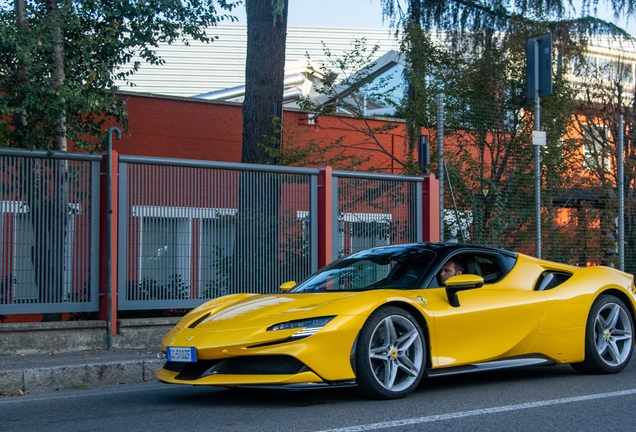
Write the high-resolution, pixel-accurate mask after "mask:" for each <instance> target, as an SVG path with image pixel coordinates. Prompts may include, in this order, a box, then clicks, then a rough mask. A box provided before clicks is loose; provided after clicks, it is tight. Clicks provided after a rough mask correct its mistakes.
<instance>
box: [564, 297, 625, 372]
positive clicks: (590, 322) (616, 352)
mask: <svg viewBox="0 0 636 432" xmlns="http://www.w3.org/2000/svg"><path fill="white" fill-rule="evenodd" d="M633 330H634V323H633V320H632V316H631V314H630V313H629V310H628V309H627V307H626V306H625V303H623V302H622V301H621V300H619V299H618V298H616V297H614V296H612V295H602V296H600V297H599V298H598V299H596V301H595V302H594V304H593V305H592V309H591V310H590V315H589V317H588V319H587V325H586V328H585V360H583V362H581V363H576V364H573V365H572V367H573V368H574V369H576V370H577V371H579V372H585V373H598V374H600V373H616V372H620V371H621V370H623V368H624V367H625V366H626V365H627V363H628V362H629V359H630V358H631V356H632V351H633V348H634V336H633Z"/></svg>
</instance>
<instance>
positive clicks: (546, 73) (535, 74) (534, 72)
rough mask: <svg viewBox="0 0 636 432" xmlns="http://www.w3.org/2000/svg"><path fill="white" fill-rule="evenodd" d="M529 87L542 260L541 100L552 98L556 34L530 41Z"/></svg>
mask: <svg viewBox="0 0 636 432" xmlns="http://www.w3.org/2000/svg"><path fill="white" fill-rule="evenodd" d="M526 79H527V82H526V85H527V97H528V99H534V130H533V131H532V144H533V148H534V189H535V202H534V204H535V221H536V253H535V255H536V257H537V258H541V147H540V146H545V145H546V142H547V139H546V133H545V132H542V131H541V96H548V95H550V94H552V34H551V33H547V34H544V35H541V36H535V37H532V38H529V39H527V40H526Z"/></svg>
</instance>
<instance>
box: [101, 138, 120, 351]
mask: <svg viewBox="0 0 636 432" xmlns="http://www.w3.org/2000/svg"><path fill="white" fill-rule="evenodd" d="M113 132H114V133H115V135H116V136H117V139H118V140H119V139H121V131H120V130H119V129H118V128H117V127H116V126H111V127H110V128H109V129H108V132H106V143H105V146H106V159H107V160H106V206H107V208H106V262H107V264H106V348H107V349H110V348H111V347H112V344H113V340H112V335H111V329H112V327H113V326H112V324H113V317H112V312H113V311H112V296H113V280H112V275H111V271H112V268H113V257H112V252H113V250H112V249H113V245H112V239H111V235H112V226H111V221H112V213H113Z"/></svg>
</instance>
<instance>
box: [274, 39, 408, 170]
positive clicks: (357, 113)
mask: <svg viewBox="0 0 636 432" xmlns="http://www.w3.org/2000/svg"><path fill="white" fill-rule="evenodd" d="M378 49H379V46H377V45H374V46H372V47H369V46H367V42H366V39H364V38H362V39H356V40H354V41H353V42H352V43H351V49H350V50H348V51H345V52H344V54H343V55H342V56H341V57H336V56H334V55H333V54H332V53H331V51H330V50H329V48H328V47H327V46H325V45H324V44H323V50H324V54H325V56H326V58H327V60H326V62H325V63H324V64H321V65H320V66H319V67H318V69H316V68H314V66H313V65H312V64H311V63H309V64H308V67H309V70H310V72H312V73H314V74H315V75H316V76H318V77H320V85H319V86H315V87H314V91H315V92H316V94H317V96H313V95H312V96H305V97H303V98H300V99H299V100H298V101H297V102H298V105H299V107H300V108H301V109H302V110H305V111H308V112H310V113H313V114H314V116H313V119H314V120H315V121H319V117H320V116H332V117H335V118H336V119H337V120H338V122H340V123H341V124H342V127H343V129H345V130H348V131H351V132H357V133H358V134H359V136H360V137H361V139H360V140H358V141H356V142H352V141H351V140H347V139H346V138H345V137H344V136H342V137H338V138H337V139H335V140H333V141H331V142H330V143H325V142H319V143H318V142H310V143H309V144H308V145H307V146H303V147H300V148H299V150H293V149H291V148H292V146H286V147H287V149H288V150H286V151H287V154H288V155H291V156H294V157H297V155H300V154H301V153H303V152H304V153H306V154H308V155H309V156H316V155H319V156H325V155H329V158H328V159H325V158H324V157H323V158H321V159H320V160H322V161H325V162H326V163H327V164H331V163H334V164H335V165H338V166H343V162H348V163H349V166H343V168H348V169H355V168H356V167H357V166H358V165H359V164H361V163H363V162H367V161H368V160H369V157H368V156H369V155H371V154H374V153H376V154H381V155H383V156H384V157H385V158H386V159H387V160H391V161H393V162H395V163H396V164H397V165H399V166H401V167H402V168H403V170H404V171H405V172H410V171H411V170H412V168H413V165H412V164H409V163H408V161H407V160H404V159H402V158H400V157H399V156H398V155H395V154H394V153H393V152H392V151H391V149H390V148H388V147H387V146H386V144H385V143H383V142H382V140H381V138H380V137H381V135H383V134H386V133H389V132H391V131H392V130H394V129H395V128H396V127H397V126H396V124H395V122H389V121H384V120H382V119H378V120H380V122H379V124H378V125H377V126H376V125H374V124H372V122H371V121H370V119H371V118H372V116H369V115H367V112H366V103H367V101H368V100H373V101H376V102H379V103H381V104H383V105H385V106H392V107H398V106H399V104H400V102H401V101H400V100H398V99H396V98H395V94H397V93H399V89H398V88H397V87H396V86H395V85H393V84H392V83H391V82H392V78H393V77H392V76H382V77H379V78H377V79H376V75H374V72H375V68H376V66H377V62H376V61H375V58H376V54H377V51H378ZM308 60H310V59H309V58H308ZM351 118H354V119H357V120H360V121H361V123H362V124H363V126H362V127H359V126H356V125H355V124H354V123H353V122H350V121H349V119H351ZM325 145H326V147H325ZM319 146H320V147H323V149H322V150H319ZM293 147H296V146H293ZM325 150H327V152H325ZM348 150H363V151H364V153H365V154H366V156H365V157H363V158H359V157H356V156H351V155H352V153H351V152H348ZM373 170H375V169H374V168H373V167H371V168H370V169H368V171H373Z"/></svg>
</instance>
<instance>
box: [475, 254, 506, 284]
mask: <svg viewBox="0 0 636 432" xmlns="http://www.w3.org/2000/svg"><path fill="white" fill-rule="evenodd" d="M475 261H477V263H478V265H479V268H480V269H481V275H482V276H483V278H484V283H485V284H491V283H495V282H499V281H500V280H501V279H502V278H503V277H504V271H503V269H502V268H501V266H500V265H499V262H498V260H496V259H494V257H491V256H487V255H477V256H475Z"/></svg>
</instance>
